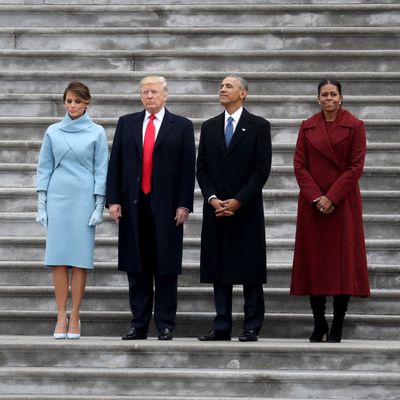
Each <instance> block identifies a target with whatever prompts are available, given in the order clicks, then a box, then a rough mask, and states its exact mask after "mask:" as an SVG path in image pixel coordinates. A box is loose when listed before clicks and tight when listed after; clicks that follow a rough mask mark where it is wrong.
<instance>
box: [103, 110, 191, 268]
mask: <svg viewBox="0 0 400 400" xmlns="http://www.w3.org/2000/svg"><path fill="white" fill-rule="evenodd" d="M144 117H145V111H141V112H138V113H133V114H128V115H125V116H123V117H121V118H120V119H119V120H118V124H117V128H116V131H115V136H114V141H113V146H112V150H111V156H110V163H109V167H108V176H107V204H120V205H121V207H122V218H121V220H120V222H119V227H118V228H119V236H118V269H119V270H122V271H127V272H131V273H138V272H141V265H140V251H139V239H138V200H139V195H140V192H141V175H142V153H143V139H142V129H143V120H144ZM195 157H196V152H195V143H194V132H193V124H192V122H191V121H190V120H188V119H186V118H184V117H181V116H179V115H176V114H172V113H170V112H169V111H168V110H167V109H166V110H165V115H164V118H163V121H162V123H161V126H160V130H159V132H158V135H157V138H156V142H155V144H154V150H153V167H152V177H151V187H152V191H151V195H150V201H151V207H152V210H153V213H154V220H155V230H156V242H157V243H156V246H157V258H158V269H159V270H158V272H159V273H160V274H161V275H177V274H180V273H181V271H182V238H183V225H179V226H176V223H175V214H176V209H177V208H178V207H185V208H187V209H188V210H190V211H192V209H193V193H194V180H195Z"/></svg>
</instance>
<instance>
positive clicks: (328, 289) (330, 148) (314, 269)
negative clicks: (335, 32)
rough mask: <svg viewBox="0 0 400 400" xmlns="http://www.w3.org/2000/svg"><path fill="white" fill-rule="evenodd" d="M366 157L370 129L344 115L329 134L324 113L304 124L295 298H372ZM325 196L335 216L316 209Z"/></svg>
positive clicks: (297, 167)
mask: <svg viewBox="0 0 400 400" xmlns="http://www.w3.org/2000/svg"><path fill="white" fill-rule="evenodd" d="M365 152H366V136H365V129H364V124H363V122H362V121H360V120H358V119H357V118H356V117H354V116H353V115H352V114H350V113H349V112H348V111H346V110H344V109H341V110H339V113H338V115H337V118H336V120H335V121H334V122H333V123H332V125H331V127H330V130H329V134H328V132H327V128H326V123H325V119H324V116H323V113H322V112H320V113H318V114H315V115H314V116H313V117H311V118H310V119H308V120H306V121H303V123H302V124H301V127H300V131H299V135H298V139H297V144H296V149H295V154H294V172H295V175H296V179H297V182H298V184H299V187H300V193H299V199H298V215H297V229H296V242H295V251H294V261H293V271H292V282H291V293H292V294H297V295H339V294H343V295H354V296H368V295H369V293H370V290H369V283H368V271H367V261H366V250H365V239H364V229H363V222H362V204H361V194H360V188H359V184H358V181H359V179H360V177H361V174H362V172H363V167H364V159H365ZM320 196H327V197H328V198H329V199H330V200H332V201H333V203H334V205H335V210H334V212H333V213H331V214H322V213H321V212H320V211H319V210H318V209H317V208H316V207H315V204H316V203H315V202H314V200H315V199H317V198H318V197H320Z"/></svg>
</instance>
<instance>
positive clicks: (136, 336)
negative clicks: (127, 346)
mask: <svg viewBox="0 0 400 400" xmlns="http://www.w3.org/2000/svg"><path fill="white" fill-rule="evenodd" d="M140 339H147V332H143V331H139V330H138V329H136V328H131V330H130V331H129V332H128V333H127V334H125V335H124V336H122V340H140Z"/></svg>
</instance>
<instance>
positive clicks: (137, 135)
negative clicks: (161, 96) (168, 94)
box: [130, 109, 175, 152]
mask: <svg viewBox="0 0 400 400" xmlns="http://www.w3.org/2000/svg"><path fill="white" fill-rule="evenodd" d="M145 116H146V111H145V110H143V111H141V112H138V113H135V114H133V115H132V118H131V120H130V124H131V131H132V132H133V140H134V142H135V145H136V146H137V148H138V149H139V151H140V152H142V149H143V138H142V135H143V121H144V118H145ZM174 124H175V121H174V117H173V114H171V113H170V112H169V111H168V110H167V109H165V114H164V118H163V120H162V123H161V126H160V130H159V131H158V134H157V138H156V142H155V144H154V150H155V149H156V148H157V147H158V146H159V145H160V144H161V143H162V141H163V140H164V139H165V138H166V137H167V136H168V134H169V132H170V131H171V129H172V128H173V127H174Z"/></svg>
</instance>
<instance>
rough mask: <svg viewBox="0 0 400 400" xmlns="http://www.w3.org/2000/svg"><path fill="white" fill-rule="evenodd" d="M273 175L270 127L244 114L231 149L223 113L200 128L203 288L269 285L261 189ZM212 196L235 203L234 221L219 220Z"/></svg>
mask: <svg viewBox="0 0 400 400" xmlns="http://www.w3.org/2000/svg"><path fill="white" fill-rule="evenodd" d="M270 170H271V134H270V125H269V123H268V121H266V120H265V119H264V118H261V117H259V116H256V115H253V114H250V113H249V112H248V111H247V110H246V109H243V112H242V115H241V117H240V119H239V121H238V124H237V126H236V129H235V132H234V134H233V137H232V141H231V143H230V145H229V147H228V148H226V144H225V137H224V113H222V114H220V115H218V116H217V117H215V118H212V119H210V120H208V121H205V122H204V123H203V125H202V127H201V136H200V144H199V154H198V158H197V180H198V182H199V185H200V188H201V191H202V194H203V197H204V204H203V226H202V233H201V256H200V279H201V282H203V283H225V284H258V283H264V282H266V245H265V223H264V208H263V195H262V189H263V187H264V185H265V183H266V181H267V179H268V176H269V173H270ZM211 195H216V196H217V197H218V198H219V199H220V200H226V199H230V198H235V199H237V200H239V201H240V202H241V204H242V205H241V207H240V208H239V209H238V210H237V211H236V213H235V215H234V216H231V217H221V218H217V217H216V216H215V210H214V208H213V207H212V206H211V205H209V204H208V199H209V197H210V196H211Z"/></svg>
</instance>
